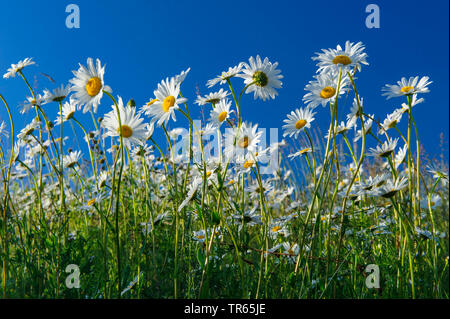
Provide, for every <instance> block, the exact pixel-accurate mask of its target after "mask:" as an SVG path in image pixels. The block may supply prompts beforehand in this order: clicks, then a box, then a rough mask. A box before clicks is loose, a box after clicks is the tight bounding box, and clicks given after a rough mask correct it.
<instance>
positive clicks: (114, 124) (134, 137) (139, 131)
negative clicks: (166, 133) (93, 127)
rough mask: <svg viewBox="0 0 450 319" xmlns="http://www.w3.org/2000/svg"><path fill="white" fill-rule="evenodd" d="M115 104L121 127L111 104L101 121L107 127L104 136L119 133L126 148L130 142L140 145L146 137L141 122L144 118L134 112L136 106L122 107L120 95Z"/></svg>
mask: <svg viewBox="0 0 450 319" xmlns="http://www.w3.org/2000/svg"><path fill="white" fill-rule="evenodd" d="M117 106H118V109H119V114H120V121H121V124H122V127H121V128H120V127H119V118H118V116H117V110H116V107H115V106H114V105H112V111H111V112H109V113H108V114H106V115H105V118H104V119H103V122H102V124H103V126H104V127H105V128H106V129H107V132H106V134H105V136H120V135H119V133H121V135H122V138H123V143H124V146H125V147H127V148H128V149H130V148H131V144H134V145H136V144H137V145H142V144H143V143H144V142H145V140H146V137H147V136H146V133H147V130H146V127H145V124H144V123H143V121H144V119H143V118H141V117H140V116H139V114H136V108H134V107H124V106H123V101H122V98H121V97H120V96H119V97H118V101H117Z"/></svg>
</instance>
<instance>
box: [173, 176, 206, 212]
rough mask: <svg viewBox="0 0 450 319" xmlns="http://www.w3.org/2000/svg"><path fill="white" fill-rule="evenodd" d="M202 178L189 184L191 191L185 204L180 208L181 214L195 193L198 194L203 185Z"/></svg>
mask: <svg viewBox="0 0 450 319" xmlns="http://www.w3.org/2000/svg"><path fill="white" fill-rule="evenodd" d="M202 182H203V181H202V178H201V177H195V178H194V180H193V181H192V182H191V184H189V191H188V193H187V196H186V198H185V199H184V200H183V202H182V203H181V204H180V206H179V207H178V212H181V211H182V210H183V208H184V207H185V206H186V205H187V204H188V203H189V202H190V201H191V200H192V198H193V197H194V195H195V193H196V192H197V189H198V187H199V186H200V185H201V184H202Z"/></svg>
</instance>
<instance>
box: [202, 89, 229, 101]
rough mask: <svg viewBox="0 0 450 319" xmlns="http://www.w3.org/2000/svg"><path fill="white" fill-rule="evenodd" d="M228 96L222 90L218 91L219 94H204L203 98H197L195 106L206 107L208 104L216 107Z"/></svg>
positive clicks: (227, 93)
mask: <svg viewBox="0 0 450 319" xmlns="http://www.w3.org/2000/svg"><path fill="white" fill-rule="evenodd" d="M228 95H230V93H229V92H227V91H224V90H223V89H220V90H219V92H213V93H209V94H206V95H205V96H204V97H201V96H199V97H197V100H195V104H198V105H206V104H208V103H211V104H213V105H216V104H217V103H219V102H220V101H222V100H223V99H225V98H226V97H227V96H228Z"/></svg>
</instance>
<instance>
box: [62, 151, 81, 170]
mask: <svg viewBox="0 0 450 319" xmlns="http://www.w3.org/2000/svg"><path fill="white" fill-rule="evenodd" d="M80 159H81V151H75V152H71V153H69V155H64V157H63V165H64V167H66V168H73V167H74V166H75V165H76V164H78V161H79V160H80Z"/></svg>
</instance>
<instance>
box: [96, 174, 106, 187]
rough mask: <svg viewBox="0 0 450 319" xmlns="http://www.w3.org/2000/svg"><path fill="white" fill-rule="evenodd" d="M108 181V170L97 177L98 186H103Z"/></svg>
mask: <svg viewBox="0 0 450 319" xmlns="http://www.w3.org/2000/svg"><path fill="white" fill-rule="evenodd" d="M107 181H108V172H107V171H102V172H101V173H100V174H99V176H98V179H97V185H98V188H102V187H104V186H105V185H106V182H107Z"/></svg>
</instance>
